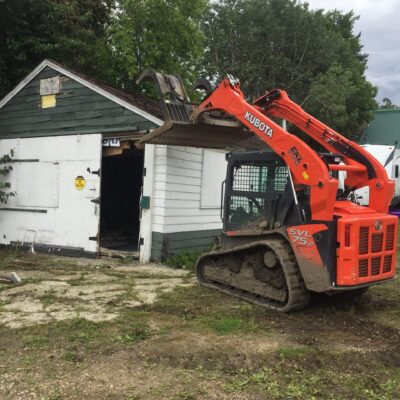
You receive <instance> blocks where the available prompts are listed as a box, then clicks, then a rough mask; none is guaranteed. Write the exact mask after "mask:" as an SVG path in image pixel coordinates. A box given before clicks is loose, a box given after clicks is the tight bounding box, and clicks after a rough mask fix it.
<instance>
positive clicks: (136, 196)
mask: <svg viewBox="0 0 400 400" xmlns="http://www.w3.org/2000/svg"><path fill="white" fill-rule="evenodd" d="M133 147H134V146H132V148H128V149H125V150H123V152H122V153H121V154H117V155H111V154H112V153H111V152H106V151H103V160H102V161H103V162H102V171H101V206H100V246H101V247H104V248H107V249H112V250H119V251H130V252H133V251H137V250H138V241H139V230H140V220H139V218H140V206H139V202H140V193H141V188H142V184H143V151H140V150H138V149H135V148H133Z"/></svg>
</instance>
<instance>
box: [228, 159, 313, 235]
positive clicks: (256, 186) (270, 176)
mask: <svg viewBox="0 0 400 400" xmlns="http://www.w3.org/2000/svg"><path fill="white" fill-rule="evenodd" d="M226 159H227V161H228V168H227V176H226V181H225V185H226V188H225V197H224V207H223V209H224V213H223V214H224V218H223V220H224V231H225V232H228V231H256V232H260V231H268V230H271V229H275V228H279V227H281V226H284V225H292V224H297V223H301V221H302V220H303V219H307V218H309V214H310V211H309V205H308V203H309V202H308V199H309V190H308V188H307V187H305V186H302V185H296V187H295V186H294V185H293V184H292V182H291V177H290V175H289V169H288V168H287V165H286V163H285V162H284V161H283V159H282V158H281V157H279V156H278V155H277V154H275V153H274V152H272V151H269V152H243V153H228V154H227V155H226ZM294 191H295V192H294ZM295 197H296V201H295ZM296 203H297V205H296Z"/></svg>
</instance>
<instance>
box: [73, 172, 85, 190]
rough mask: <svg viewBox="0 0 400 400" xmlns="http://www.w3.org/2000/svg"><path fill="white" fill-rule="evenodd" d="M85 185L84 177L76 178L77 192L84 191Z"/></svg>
mask: <svg viewBox="0 0 400 400" xmlns="http://www.w3.org/2000/svg"><path fill="white" fill-rule="evenodd" d="M85 185H86V181H85V178H84V177H83V176H81V175H79V176H77V177H76V178H75V187H76V189H77V190H83V188H84V187H85Z"/></svg>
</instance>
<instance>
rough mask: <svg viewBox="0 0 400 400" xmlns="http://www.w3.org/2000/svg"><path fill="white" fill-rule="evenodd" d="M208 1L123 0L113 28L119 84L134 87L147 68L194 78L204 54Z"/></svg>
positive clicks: (114, 60)
mask: <svg viewBox="0 0 400 400" xmlns="http://www.w3.org/2000/svg"><path fill="white" fill-rule="evenodd" d="M206 6H207V0H121V1H120V2H118V7H117V9H116V13H115V15H114V19H113V22H112V25H111V28H110V31H109V33H110V44H111V49H112V53H113V54H112V60H113V62H112V68H113V70H114V72H115V75H116V83H117V84H118V85H119V86H122V87H124V88H126V89H129V88H132V86H133V84H134V81H135V78H136V77H137V75H138V74H139V73H140V72H141V71H142V70H143V69H145V68H147V67H152V68H154V69H156V70H161V71H163V72H165V73H177V74H179V75H181V76H182V77H183V78H185V79H189V80H191V79H193V77H194V75H196V74H195V70H194V66H195V65H196V63H197V62H199V60H200V59H201V57H202V55H203V41H204V35H203V33H202V30H201V21H202V18H203V14H204V12H205V10H206Z"/></svg>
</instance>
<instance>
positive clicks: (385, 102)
mask: <svg viewBox="0 0 400 400" xmlns="http://www.w3.org/2000/svg"><path fill="white" fill-rule="evenodd" d="M379 108H381V109H383V110H397V109H398V108H399V106H397V105H396V104H393V103H392V100H390V99H389V98H388V97H385V98H383V99H382V104H380V105H379Z"/></svg>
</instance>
